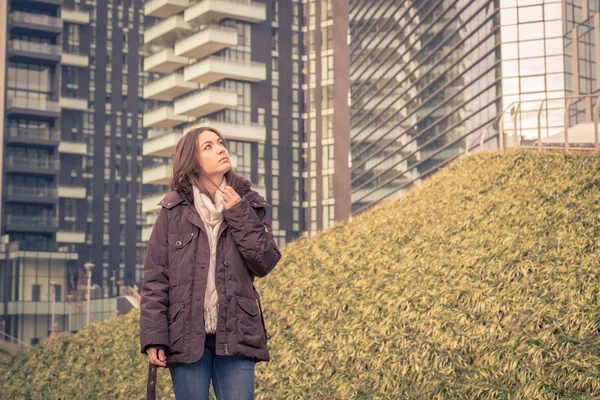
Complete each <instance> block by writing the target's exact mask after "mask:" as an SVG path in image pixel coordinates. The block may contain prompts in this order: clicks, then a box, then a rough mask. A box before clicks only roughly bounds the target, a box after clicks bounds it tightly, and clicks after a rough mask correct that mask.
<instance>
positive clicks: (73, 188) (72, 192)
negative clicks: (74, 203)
mask: <svg viewBox="0 0 600 400" xmlns="http://www.w3.org/2000/svg"><path fill="white" fill-rule="evenodd" d="M86 192H87V190H86V188H85V186H82V185H61V184H59V185H58V197H60V198H65V199H85V198H86Z"/></svg>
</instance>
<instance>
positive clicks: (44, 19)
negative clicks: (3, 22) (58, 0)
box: [10, 11, 63, 28]
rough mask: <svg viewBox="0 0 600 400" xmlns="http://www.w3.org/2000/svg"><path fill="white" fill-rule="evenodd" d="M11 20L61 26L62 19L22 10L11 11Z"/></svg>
mask: <svg viewBox="0 0 600 400" xmlns="http://www.w3.org/2000/svg"><path fill="white" fill-rule="evenodd" d="M10 20H11V21H12V22H24V23H26V24H36V25H47V26H52V27H55V28H62V26H63V22H62V19H60V18H58V17H53V16H50V15H45V14H33V13H28V12H23V11H13V12H12V13H11V14H10Z"/></svg>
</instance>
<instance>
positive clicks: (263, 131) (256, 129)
mask: <svg viewBox="0 0 600 400" xmlns="http://www.w3.org/2000/svg"><path fill="white" fill-rule="evenodd" d="M201 126H206V127H211V128H215V129H216V130H217V131H219V132H220V133H222V134H223V135H224V136H225V137H226V138H227V140H239V141H243V142H256V143H264V142H265V140H266V139H267V128H265V126H264V125H261V124H257V123H254V122H248V123H239V124H235V123H231V122H219V121H215V120H211V119H202V120H200V121H198V122H197V123H195V124H194V125H193V126H190V127H186V128H185V129H184V132H183V133H184V134H185V133H186V132H189V131H190V130H191V129H193V128H199V127H201Z"/></svg>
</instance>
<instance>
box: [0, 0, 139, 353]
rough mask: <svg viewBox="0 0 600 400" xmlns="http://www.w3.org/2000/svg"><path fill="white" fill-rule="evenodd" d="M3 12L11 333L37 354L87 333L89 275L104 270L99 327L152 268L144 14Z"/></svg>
mask: <svg viewBox="0 0 600 400" xmlns="http://www.w3.org/2000/svg"><path fill="white" fill-rule="evenodd" d="M0 8H1V10H0V11H1V12H0V16H1V21H2V22H1V24H2V26H0V29H1V31H2V32H4V33H5V36H4V37H6V38H7V40H5V41H3V42H2V43H0V46H2V51H0V65H1V68H0V69H1V71H0V72H2V76H3V77H5V79H3V83H4V82H6V87H3V88H2V90H1V91H0V98H2V99H4V104H5V106H4V107H2V108H1V109H2V112H3V113H2V118H0V121H1V122H0V135H3V138H4V139H3V141H2V152H3V154H2V159H3V164H2V168H3V170H2V173H1V174H0V177H1V178H0V179H2V183H3V184H2V202H1V213H2V222H1V224H2V225H1V232H2V235H3V243H4V246H3V248H4V253H3V254H4V258H3V262H2V263H1V265H0V279H1V281H2V282H1V283H2V284H1V285H0V310H1V311H0V312H1V313H2V328H3V329H1V330H2V331H4V332H6V333H7V334H8V335H10V336H11V337H14V338H16V340H19V341H21V342H22V343H25V344H37V343H39V342H40V341H43V340H44V339H45V338H46V337H47V336H48V335H49V333H50V332H51V331H53V330H54V331H66V330H78V329H79V328H80V327H81V326H83V324H84V323H85V321H84V319H83V318H84V317H83V315H84V314H85V310H82V307H81V306H82V304H83V303H82V301H81V300H83V297H82V296H85V294H84V292H85V290H83V291H82V289H84V288H85V285H86V273H85V271H84V268H83V265H84V264H85V263H87V262H91V263H93V264H95V268H93V270H92V274H93V277H92V284H93V285H94V289H93V290H92V293H93V296H94V301H93V302H91V304H92V305H93V306H92V309H91V310H90V319H91V321H92V322H93V321H99V320H103V319H106V318H110V317H114V316H115V315H116V311H117V309H118V307H117V299H116V297H115V296H117V294H118V290H117V287H118V286H123V285H131V284H132V283H133V282H134V281H135V266H136V263H139V261H138V260H140V259H142V257H143V252H144V250H145V245H144V243H143V242H142V241H141V229H137V225H139V222H141V220H142V213H141V190H140V189H141V184H140V182H139V181H140V179H139V178H138V176H139V175H140V174H139V171H140V170H141V163H142V158H141V144H142V143H141V138H142V127H141V117H140V111H141V110H142V106H141V105H142V103H141V100H142V99H141V92H139V93H138V87H139V86H140V85H139V82H138V79H139V78H140V77H139V72H140V70H141V58H140V43H139V42H140V38H141V37H142V36H141V33H142V30H143V20H142V19H141V17H142V9H141V1H139V0H118V1H117V0H115V1H110V0H109V1H98V2H96V0H87V1H83V0H81V1H80V0H64V1H63V0H1V1H0ZM0 103H2V101H1V100H0ZM67 300H72V302H71V301H67ZM51 305H52V306H51ZM84 308H85V307H84ZM82 313H83V314H82ZM71 317H72V318H71ZM51 320H54V321H55V325H54V327H52V324H51Z"/></svg>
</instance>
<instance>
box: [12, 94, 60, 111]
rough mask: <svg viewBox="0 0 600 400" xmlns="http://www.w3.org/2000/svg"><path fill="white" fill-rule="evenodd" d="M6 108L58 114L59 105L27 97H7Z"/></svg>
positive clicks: (54, 102)
mask: <svg viewBox="0 0 600 400" xmlns="http://www.w3.org/2000/svg"><path fill="white" fill-rule="evenodd" d="M6 106H7V108H13V107H15V108H26V109H28V110H37V111H50V112H56V113H60V105H59V104H58V102H57V101H52V100H44V99H34V98H29V97H10V96H9V97H8V98H7V99H6Z"/></svg>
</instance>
